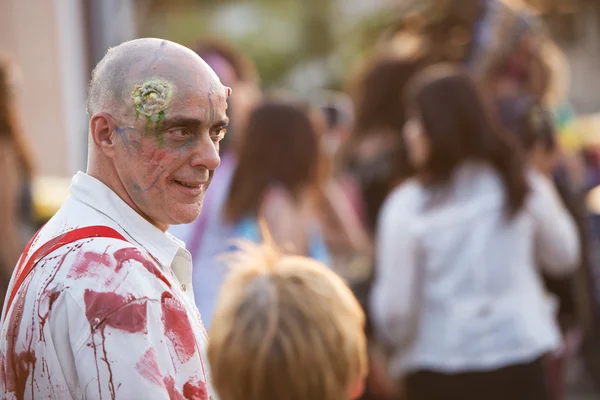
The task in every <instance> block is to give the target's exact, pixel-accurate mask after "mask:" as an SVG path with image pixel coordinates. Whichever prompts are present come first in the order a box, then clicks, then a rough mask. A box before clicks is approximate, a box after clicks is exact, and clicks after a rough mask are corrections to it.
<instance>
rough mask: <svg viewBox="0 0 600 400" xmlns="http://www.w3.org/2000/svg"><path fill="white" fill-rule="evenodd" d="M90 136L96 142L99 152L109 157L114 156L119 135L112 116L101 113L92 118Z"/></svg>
mask: <svg viewBox="0 0 600 400" xmlns="http://www.w3.org/2000/svg"><path fill="white" fill-rule="evenodd" d="M90 135H91V139H92V140H93V141H94V146H96V148H98V150H100V151H101V152H102V153H103V154H104V155H106V156H108V157H112V156H113V155H114V151H115V150H114V149H115V145H116V143H115V140H116V139H117V135H116V132H115V125H114V122H113V119H112V117H111V116H110V114H107V113H104V112H100V113H97V114H94V115H93V116H92V118H91V119H90Z"/></svg>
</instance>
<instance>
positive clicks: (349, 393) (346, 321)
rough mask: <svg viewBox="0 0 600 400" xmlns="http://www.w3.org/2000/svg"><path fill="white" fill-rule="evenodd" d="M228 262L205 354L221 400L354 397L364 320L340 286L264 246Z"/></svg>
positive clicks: (361, 368)
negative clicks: (229, 269)
mask: <svg viewBox="0 0 600 400" xmlns="http://www.w3.org/2000/svg"><path fill="white" fill-rule="evenodd" d="M230 261H231V266H232V269H231V272H230V274H229V276H228V277H227V279H226V281H225V284H224V285H223V287H222V289H221V293H220V297H219V301H218V305H217V309H216V311H215V314H214V317H213V323H212V328H211V330H210V340H209V346H208V360H209V363H210V367H211V370H212V380H213V384H214V387H215V389H216V391H217V393H218V394H219V397H220V398H221V400H348V399H353V398H356V397H358V396H360V394H361V393H362V389H363V380H364V377H365V375H366V372H367V356H366V339H365V335H364V332H363V325H364V314H363V312H362V310H361V308H360V306H359V304H358V302H357V300H356V299H355V297H354V296H353V294H352V292H351V291H350V290H349V288H348V287H347V286H346V284H345V283H344V282H343V281H342V279H341V278H340V277H338V276H337V275H336V274H335V273H333V272H332V271H330V270H329V269H327V268H326V267H325V266H323V265H322V264H320V263H318V262H316V261H314V260H311V259H308V258H305V257H297V256H283V255H280V254H279V252H278V251H277V250H276V249H275V248H274V247H273V246H272V245H270V244H267V245H262V246H257V245H252V244H244V245H242V246H241V250H240V252H239V253H236V254H235V255H234V256H233V258H232V259H231V260H230Z"/></svg>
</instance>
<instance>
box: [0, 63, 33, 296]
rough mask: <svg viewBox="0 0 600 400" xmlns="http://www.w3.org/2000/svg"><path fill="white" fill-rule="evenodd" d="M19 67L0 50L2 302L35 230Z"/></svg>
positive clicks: (30, 161)
mask: <svg viewBox="0 0 600 400" xmlns="http://www.w3.org/2000/svg"><path fill="white" fill-rule="evenodd" d="M18 80H19V70H18V69H17V67H16V66H15V65H14V64H13V62H12V60H11V59H10V57H9V56H8V55H6V54H0V182H2V194H0V230H2V240H0V304H1V302H3V301H4V296H5V293H6V290H7V288H8V283H9V280H10V276H11V274H12V271H13V268H14V266H15V264H16V263H17V260H18V259H19V256H20V255H21V252H22V251H23V248H24V247H25V243H27V241H28V240H29V238H30V237H31V235H32V234H33V229H34V222H33V206H32V195H31V183H32V179H33V175H34V160H33V154H32V150H31V148H30V147H29V143H28V142H27V138H26V137H25V133H24V132H23V129H22V124H21V120H20V118H21V115H20V114H19V110H18V106H17V99H16V91H17V89H18V84H19V82H18Z"/></svg>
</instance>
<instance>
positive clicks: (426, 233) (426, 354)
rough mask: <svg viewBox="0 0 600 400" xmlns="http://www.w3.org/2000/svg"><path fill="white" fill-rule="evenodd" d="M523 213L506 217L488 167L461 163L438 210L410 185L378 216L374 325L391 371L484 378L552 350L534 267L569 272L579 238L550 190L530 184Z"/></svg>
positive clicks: (550, 313)
mask: <svg viewBox="0 0 600 400" xmlns="http://www.w3.org/2000/svg"><path fill="white" fill-rule="evenodd" d="M529 181H530V187H531V192H530V195H529V197H528V199H527V201H526V204H525V206H524V207H523V209H522V210H521V211H520V212H519V213H518V215H516V216H515V217H514V218H512V219H507V218H506V213H505V210H506V208H505V191H504V186H503V184H502V182H501V180H500V178H499V176H498V175H497V174H496V172H495V171H494V170H492V169H491V167H489V166H487V165H485V164H478V163H466V164H464V165H463V166H461V167H459V168H458V170H457V171H456V173H455V175H454V177H453V179H452V182H451V185H450V190H449V191H448V192H444V194H443V197H442V203H441V204H440V205H439V206H435V207H433V208H427V207H425V204H427V203H428V202H430V201H431V200H432V197H431V196H432V193H431V191H430V190H428V189H426V188H424V187H423V186H422V185H421V184H420V183H419V182H417V181H416V180H411V181H409V182H407V183H405V184H404V185H402V186H400V187H399V188H397V189H396V190H395V191H394V192H393V193H392V194H391V195H390V196H389V197H388V199H387V200H386V202H385V204H384V207H383V209H382V212H381V215H380V220H379V227H378V238H377V242H378V243H377V272H376V280H375V284H374V287H373V290H372V295H371V313H372V318H373V325H374V327H375V331H376V332H377V333H378V335H379V337H380V338H381V339H382V340H384V341H385V342H387V343H388V345H390V346H391V347H392V348H393V349H394V354H393V357H392V359H391V372H392V373H393V375H395V376H401V375H404V374H406V373H409V372H411V371H416V370H433V371H438V372H443V373H444V372H445V373H455V372H465V371H484V370H492V369H497V368H501V367H505V366H509V365H514V364H520V363H527V362H530V361H533V360H534V359H536V358H537V357H540V356H542V355H543V354H545V353H548V352H550V351H552V350H554V349H556V348H557V346H558V344H559V340H560V336H559V330H558V327H557V324H556V322H555V307H554V305H555V304H554V303H553V301H551V299H550V298H549V296H548V295H547V293H546V290H545V288H544V285H543V282H542V280H541V277H540V274H539V271H538V269H537V265H538V264H539V265H542V266H544V267H545V269H546V271H547V272H548V273H549V274H552V275H554V276H560V275H565V274H568V273H570V272H572V271H574V270H575V268H576V266H577V265H578V261H579V256H580V252H579V235H578V233H577V230H576V226H575V223H574V221H573V220H572V218H571V217H570V215H569V214H568V212H567V210H566V209H565V208H564V207H563V206H562V204H561V201H560V199H559V198H558V195H557V192H556V190H555V189H554V188H553V186H552V183H551V182H550V181H549V180H548V179H547V178H545V177H542V176H541V175H539V174H537V173H531V174H530V175H529Z"/></svg>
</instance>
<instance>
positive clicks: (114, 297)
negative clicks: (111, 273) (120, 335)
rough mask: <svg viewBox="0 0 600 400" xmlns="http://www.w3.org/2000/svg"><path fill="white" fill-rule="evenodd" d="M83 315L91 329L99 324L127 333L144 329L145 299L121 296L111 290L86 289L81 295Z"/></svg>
mask: <svg viewBox="0 0 600 400" xmlns="http://www.w3.org/2000/svg"><path fill="white" fill-rule="evenodd" d="M83 299H84V302H85V316H86V317H87V319H88V321H89V323H90V325H91V326H92V328H93V329H96V328H97V327H98V326H99V325H100V324H104V325H105V326H110V327H111V328H115V329H119V330H121V331H125V332H129V333H138V332H145V331H146V321H147V317H148V316H147V314H146V306H147V299H135V298H133V296H121V295H118V294H116V293H113V292H103V293H102V292H95V291H93V290H90V289H86V290H85V293H84V295H83Z"/></svg>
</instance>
